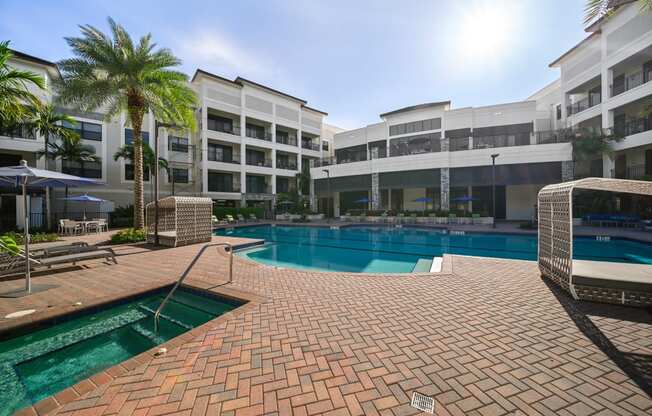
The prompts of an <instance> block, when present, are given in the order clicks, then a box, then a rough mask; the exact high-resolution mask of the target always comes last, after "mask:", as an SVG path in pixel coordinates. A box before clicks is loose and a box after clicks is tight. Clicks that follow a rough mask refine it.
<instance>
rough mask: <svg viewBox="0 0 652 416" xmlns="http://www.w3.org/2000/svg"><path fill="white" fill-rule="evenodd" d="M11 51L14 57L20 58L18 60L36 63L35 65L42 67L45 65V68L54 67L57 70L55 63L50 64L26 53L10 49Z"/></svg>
mask: <svg viewBox="0 0 652 416" xmlns="http://www.w3.org/2000/svg"><path fill="white" fill-rule="evenodd" d="M9 50H10V51H11V54H12V55H13V56H14V57H16V58H18V59H22V60H24V61H30V62H34V63H37V64H41V65H45V66H52V67H55V68H57V64H55V63H54V62H50V61H48V60H45V59H43V58H38V57H36V56H34V55H29V54H26V53H25V52H20V51H17V50H15V49H9Z"/></svg>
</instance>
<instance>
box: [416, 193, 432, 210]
mask: <svg viewBox="0 0 652 416" xmlns="http://www.w3.org/2000/svg"><path fill="white" fill-rule="evenodd" d="M414 202H423V211H424V212H425V210H426V204H427V203H428V202H432V198H428V197H425V196H422V197H420V198H417V199H415V200H414Z"/></svg>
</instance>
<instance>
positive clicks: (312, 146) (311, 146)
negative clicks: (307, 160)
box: [301, 140, 319, 152]
mask: <svg viewBox="0 0 652 416" xmlns="http://www.w3.org/2000/svg"><path fill="white" fill-rule="evenodd" d="M301 148H302V149H308V150H314V151H315V152H318V151H319V143H313V142H311V141H304V140H302V141H301Z"/></svg>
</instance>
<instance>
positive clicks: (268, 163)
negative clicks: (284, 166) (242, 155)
mask: <svg viewBox="0 0 652 416" xmlns="http://www.w3.org/2000/svg"><path fill="white" fill-rule="evenodd" d="M247 165H249V166H259V167H263V168H271V167H272V166H273V164H272V159H258V158H251V157H248V158H247Z"/></svg>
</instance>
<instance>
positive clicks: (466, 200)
mask: <svg viewBox="0 0 652 416" xmlns="http://www.w3.org/2000/svg"><path fill="white" fill-rule="evenodd" d="M477 200H478V198H474V197H472V196H468V195H465V196H460V197H459V198H453V199H452V201H453V202H469V201H477Z"/></svg>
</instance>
